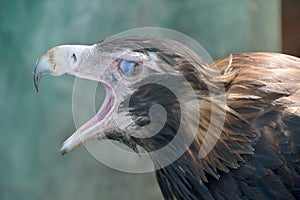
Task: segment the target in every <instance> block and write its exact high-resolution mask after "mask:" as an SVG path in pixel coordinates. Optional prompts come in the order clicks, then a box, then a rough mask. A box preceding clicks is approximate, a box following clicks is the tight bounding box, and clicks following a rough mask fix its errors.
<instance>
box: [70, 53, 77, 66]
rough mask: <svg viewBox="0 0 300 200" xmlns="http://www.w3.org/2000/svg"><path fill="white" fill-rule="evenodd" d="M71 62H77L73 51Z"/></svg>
mask: <svg viewBox="0 0 300 200" xmlns="http://www.w3.org/2000/svg"><path fill="white" fill-rule="evenodd" d="M71 62H72V64H75V63H76V62H77V56H76V54H75V53H73V54H72V55H71Z"/></svg>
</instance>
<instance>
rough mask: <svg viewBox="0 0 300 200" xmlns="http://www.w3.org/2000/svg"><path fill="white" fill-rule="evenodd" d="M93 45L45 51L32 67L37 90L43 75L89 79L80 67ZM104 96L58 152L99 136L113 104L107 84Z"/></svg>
mask: <svg viewBox="0 0 300 200" xmlns="http://www.w3.org/2000/svg"><path fill="white" fill-rule="evenodd" d="M91 48H93V46H84V45H63V46H57V47H54V48H53V49H51V50H49V51H48V52H46V53H45V54H44V55H43V56H42V57H41V58H40V59H39V61H38V62H37V65H36V67H35V69H34V74H33V81H34V86H35V89H36V90H37V91H39V82H40V79H41V77H42V76H43V75H51V76H61V75H64V74H68V75H73V76H77V77H79V78H86V79H91V77H90V75H89V74H86V73H84V69H80V66H82V65H83V67H84V64H83V63H84V62H85V60H86V58H87V56H88V55H89V54H90V51H91ZM105 90H106V97H105V99H104V101H103V103H102V105H101V107H100V109H99V111H98V113H97V114H96V116H94V117H93V118H92V119H90V120H89V121H88V122H87V123H86V124H84V125H83V126H82V127H81V128H79V129H78V130H77V131H76V132H75V133H74V134H73V135H72V136H70V137H69V138H68V139H67V140H66V141H65V142H64V143H63V145H62V147H61V149H60V153H61V154H62V155H64V154H65V153H67V152H69V151H71V150H73V149H75V148H77V147H78V146H80V145H81V144H82V143H83V142H85V141H86V140H88V139H92V138H95V137H99V134H98V133H99V131H100V130H103V129H105V126H106V125H105V123H104V124H103V123H101V122H102V121H103V120H104V119H105V118H106V116H107V115H108V114H109V113H110V111H111V110H112V107H113V106H114V95H113V90H112V88H111V87H109V86H108V85H107V84H106V85H105Z"/></svg>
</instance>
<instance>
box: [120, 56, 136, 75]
mask: <svg viewBox="0 0 300 200" xmlns="http://www.w3.org/2000/svg"><path fill="white" fill-rule="evenodd" d="M137 66H138V63H136V62H132V61H127V60H122V61H121V62H120V69H121V71H122V73H123V74H124V75H126V76H132V75H135V74H136V72H137V69H136V68H137Z"/></svg>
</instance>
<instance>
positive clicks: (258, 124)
mask: <svg viewBox="0 0 300 200" xmlns="http://www.w3.org/2000/svg"><path fill="white" fill-rule="evenodd" d="M46 74H48V75H53V76H61V75H64V74H67V75H72V76H76V77H79V78H83V79H89V80H92V81H97V82H101V83H102V84H103V85H104V88H105V91H106V97H105V99H104V101H103V103H102V106H101V107H100V109H99V111H98V112H97V114H96V115H95V116H94V117H93V118H92V119H91V120H90V121H88V122H87V123H86V124H85V125H83V126H82V127H81V128H79V129H78V130H77V131H76V132H75V133H74V134H73V135H72V136H71V137H70V138H69V139H67V140H66V141H65V142H64V143H63V146H62V148H61V153H62V154H65V153H67V152H69V151H71V150H73V149H75V148H76V147H78V146H80V145H81V144H82V143H83V142H84V141H87V140H89V139H96V138H98V139H112V140H116V141H120V142H121V143H123V144H125V145H127V146H129V147H130V148H131V149H133V150H134V151H138V150H137V146H140V147H141V148H142V149H144V150H145V151H146V152H153V151H156V150H158V149H161V148H163V147H164V146H166V145H168V144H170V143H172V141H173V140H174V138H175V137H176V134H177V132H178V130H179V128H180V127H179V124H180V120H181V119H183V118H184V119H185V121H186V122H187V123H186V124H190V125H184V126H183V128H182V130H181V132H182V133H183V134H181V136H180V138H179V139H180V142H177V143H176V144H173V146H172V147H171V148H170V149H169V151H168V153H167V154H166V155H161V156H153V157H151V158H152V160H153V163H154V166H155V167H156V169H157V170H156V172H155V173H156V177H157V181H158V183H159V186H160V188H161V191H162V194H163V196H164V198H165V199H168V200H171V199H206V200H207V199H289V200H291V199H300V176H299V173H300V162H299V155H300V145H299V144H300V59H299V58H297V57H293V56H290V55H284V54H279V53H263V52H257V53H242V54H233V55H230V56H228V57H224V58H222V59H219V60H217V61H215V62H214V63H211V64H207V63H205V62H204V61H203V59H201V58H200V57H199V56H198V55H197V54H196V53H195V52H194V51H192V50H191V49H189V48H188V47H186V46H185V45H183V44H181V43H179V42H177V41H174V40H170V39H165V38H160V37H156V36H147V35H144V36H123V37H113V38H108V39H106V40H103V41H101V42H99V43H98V44H95V45H90V46H85V45H63V46H57V47H54V48H53V49H50V50H49V51H48V52H46V53H45V54H44V55H43V56H42V57H41V58H40V60H39V61H38V63H37V66H36V68H35V70H34V83H35V86H36V89H37V90H38V86H39V85H38V84H39V80H40V78H41V77H42V76H43V75H46ZM152 77H154V79H155V80H161V81H162V80H178V81H175V83H172V84H174V85H176V88H177V89H178V91H177V92H178V93H179V94H180V95H181V96H183V99H184V101H183V102H182V101H181V102H180V101H179V99H178V98H177V95H176V94H175V93H174V92H173V91H172V90H170V88H168V87H165V86H164V85H163V84H156V83H155V82H151V81H148V79H151V78H152ZM178 77H184V80H186V81H180V79H177V78H178ZM139 83H143V84H139ZM186 83H188V84H189V85H190V86H191V88H192V89H193V91H194V94H195V97H196V101H195V99H192V98H191V99H190V95H189V94H187V90H186V89H181V88H186ZM220 86H221V87H223V91H224V94H221V93H218V88H219V87H220ZM212 92H213V93H214V95H211V93H212ZM222 95H223V96H225V99H226V101H221V100H220V97H221V96H222ZM213 104H214V105H215V106H214V109H212V107H213V106H212V105H213ZM153 105H161V106H162V107H163V108H164V110H165V113H166V120H165V122H164V124H163V125H162V127H161V128H160V129H159V131H158V132H157V133H156V134H154V135H151V136H149V137H139V136H145V135H146V136H147V134H148V132H149V129H147V128H145V127H147V126H148V125H149V124H151V117H150V115H149V112H150V111H149V110H150V108H151V106H153ZM183 106H185V108H186V111H184V112H181V108H182V107H183ZM195 110H196V111H197V112H199V119H197V118H196V117H195V116H194V115H193V114H190V113H193V112H194V111H195ZM213 113H214V114H215V116H214V117H213ZM154 114H155V113H154ZM222 116H225V118H224V123H221V121H222V120H221V118H222ZM182 117H183V118H182ZM157 118H158V119H160V116H157ZM193 126H194V127H193ZM195 126H197V127H195ZM210 126H212V127H213V129H212V130H213V131H211V133H212V138H215V139H216V143H215V144H214V145H213V147H212V149H211V150H210V151H208V152H206V154H205V156H202V157H201V156H199V155H200V154H199V152H200V150H201V146H202V145H204V143H205V138H206V135H207V134H208V129H209V127H210ZM214 130H215V132H217V131H218V130H220V134H219V135H216V136H215V137H214ZM147 131H148V132H147ZM192 136H193V137H192ZM191 137H192V140H191V142H187V141H189V139H190V138H191ZM180 148H184V152H183V153H182V154H181V155H179V157H178V159H176V160H174V161H173V162H171V163H168V164H167V165H163V162H164V161H165V159H168V156H167V155H173V154H176V153H175V152H176V150H177V149H180Z"/></svg>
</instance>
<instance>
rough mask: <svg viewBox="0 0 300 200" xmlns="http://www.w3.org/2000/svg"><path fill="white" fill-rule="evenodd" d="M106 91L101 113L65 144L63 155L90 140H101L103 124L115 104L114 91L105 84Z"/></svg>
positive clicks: (62, 150) (62, 149)
mask: <svg viewBox="0 0 300 200" xmlns="http://www.w3.org/2000/svg"><path fill="white" fill-rule="evenodd" d="M104 89H105V98H104V100H103V103H102V105H101V106H100V109H99V111H98V112H97V114H96V115H95V116H94V117H93V118H92V119H90V120H89V121H88V122H86V123H85V124H84V125H82V126H81V127H80V128H79V129H78V130H77V131H76V132H75V133H74V134H73V135H71V136H70V137H69V138H68V139H67V140H66V141H65V142H64V143H63V145H62V148H61V149H60V153H61V154H62V155H63V154H65V153H67V152H69V151H71V150H73V149H75V148H76V147H78V146H80V145H81V144H82V143H83V142H85V141H87V140H89V139H92V138H101V135H99V133H100V126H101V123H102V122H103V121H104V120H105V119H106V118H107V117H108V116H109V115H110V114H111V112H112V110H113V109H112V108H113V106H114V103H115V96H114V92H113V89H112V88H111V87H110V86H108V85H107V84H105V83H104Z"/></svg>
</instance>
